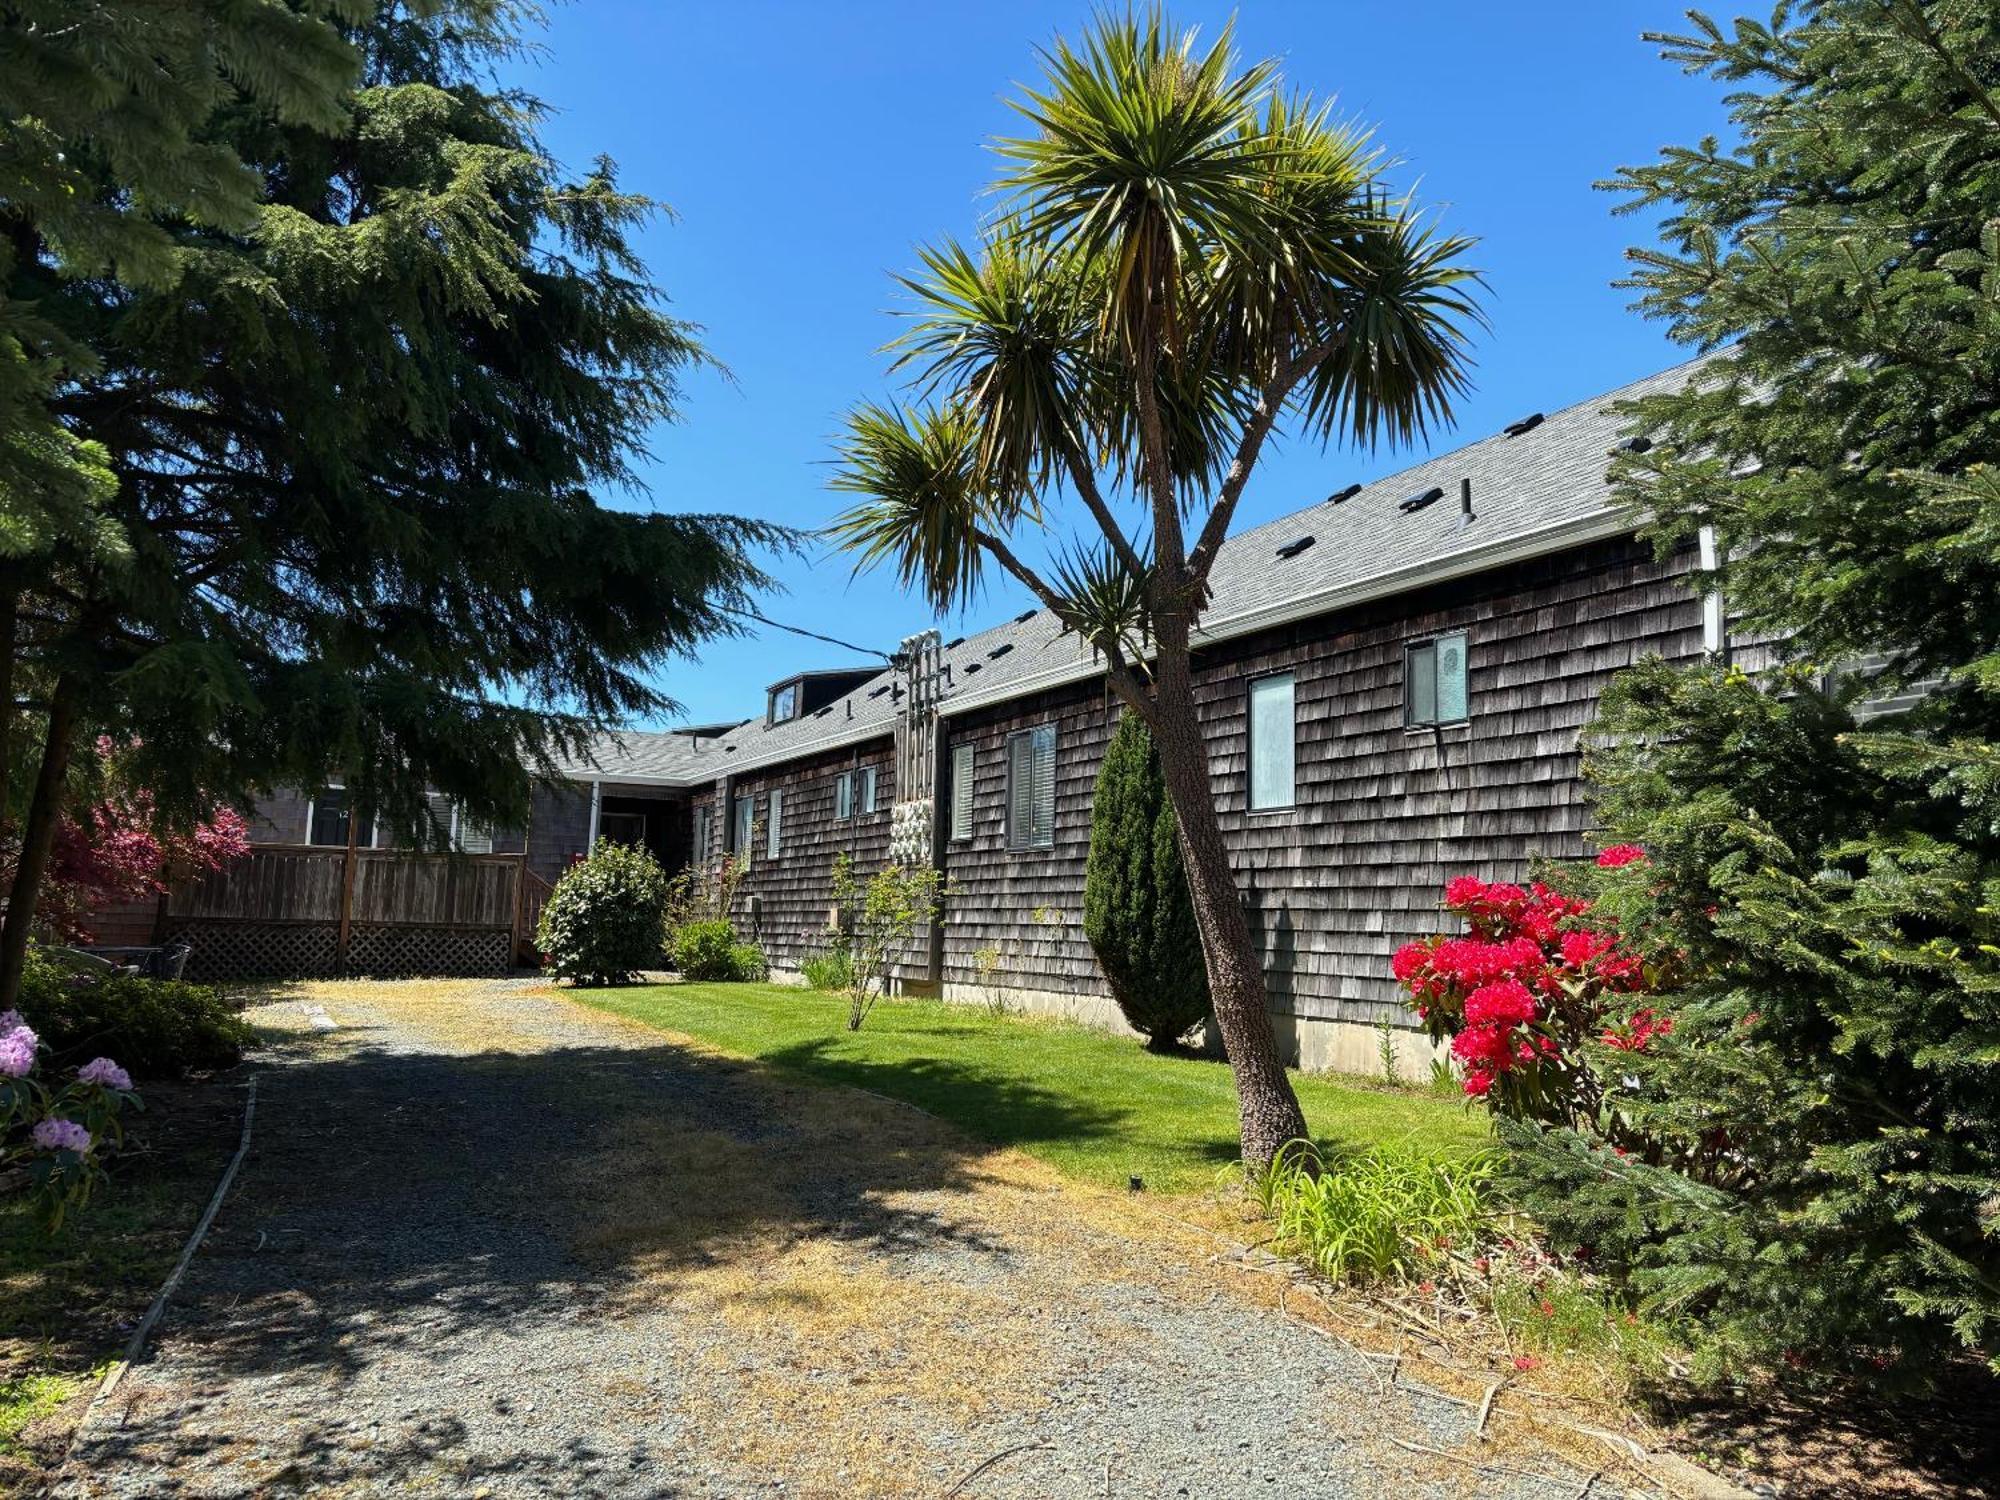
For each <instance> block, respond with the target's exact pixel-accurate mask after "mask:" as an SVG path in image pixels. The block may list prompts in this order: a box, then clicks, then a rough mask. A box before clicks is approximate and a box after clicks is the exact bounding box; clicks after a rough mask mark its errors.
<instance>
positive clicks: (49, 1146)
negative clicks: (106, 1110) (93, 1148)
mask: <svg viewBox="0 0 2000 1500" xmlns="http://www.w3.org/2000/svg"><path fill="white" fill-rule="evenodd" d="M31 1133H32V1134H33V1136H34V1139H35V1144H36V1145H37V1146H40V1147H41V1148H42V1149H43V1150H44V1151H74V1152H75V1153H76V1154H77V1155H78V1156H81V1155H83V1153H84V1152H86V1151H88V1150H89V1149H90V1132H89V1131H88V1130H85V1129H84V1128H83V1127H82V1126H81V1125H79V1124H77V1123H76V1121H74V1120H58V1119H57V1118H56V1117H55V1116H54V1115H50V1116H49V1117H48V1119H46V1120H43V1121H42V1122H41V1123H40V1124H38V1125H36V1126H35V1128H34V1130H33V1131H32V1132H31Z"/></svg>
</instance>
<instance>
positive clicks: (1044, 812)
mask: <svg viewBox="0 0 2000 1500" xmlns="http://www.w3.org/2000/svg"><path fill="white" fill-rule="evenodd" d="M1055 841H1056V726H1055V725H1053V724H1037V725H1036V726H1035V727H1034V728H1033V729H1022V730H1017V731H1015V732H1014V733H1013V734H1010V735H1008V736H1007V847H1008V848H1009V849H1048V848H1052V847H1054V845H1055Z"/></svg>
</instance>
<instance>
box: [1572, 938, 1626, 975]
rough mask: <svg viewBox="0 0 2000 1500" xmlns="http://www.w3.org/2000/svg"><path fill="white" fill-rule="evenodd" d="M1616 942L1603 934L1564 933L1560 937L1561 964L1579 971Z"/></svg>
mask: <svg viewBox="0 0 2000 1500" xmlns="http://www.w3.org/2000/svg"><path fill="white" fill-rule="evenodd" d="M1617 941H1618V940H1617V939H1616V938H1614V937H1612V936H1611V935H1610V934H1609V933H1605V932H1582V931H1577V932H1565V933H1564V934H1563V935H1562V956H1563V962H1564V963H1566V964H1568V965H1569V966H1570V967H1571V968H1572V969H1581V968H1582V967H1583V966H1584V965H1585V964H1587V963H1589V962H1590V961H1591V960H1592V959H1594V958H1596V957H1597V956H1598V955H1599V954H1600V953H1603V952H1605V951H1606V950H1607V949H1609V948H1611V947H1612V946H1613V945H1614V944H1616V942H1617Z"/></svg>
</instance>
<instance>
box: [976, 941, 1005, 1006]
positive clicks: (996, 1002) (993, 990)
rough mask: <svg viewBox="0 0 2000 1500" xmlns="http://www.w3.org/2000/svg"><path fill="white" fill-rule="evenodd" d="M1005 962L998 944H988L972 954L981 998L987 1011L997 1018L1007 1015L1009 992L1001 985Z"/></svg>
mask: <svg viewBox="0 0 2000 1500" xmlns="http://www.w3.org/2000/svg"><path fill="white" fill-rule="evenodd" d="M1004 961H1005V955H1004V954H1003V953H1002V952H1001V951H1000V945H999V944H998V943H988V944H987V945H986V946H985V947H983V948H975V949H974V950H973V953H972V972H973V973H974V974H976V975H978V976H979V977H978V984H979V994H980V998H981V999H982V1001H983V1002H984V1003H985V1006H986V1009H987V1011H988V1012H989V1013H990V1014H992V1015H996V1016H1004V1015H1006V1014H1007V990H1006V986H1004V985H1002V984H1001V983H1000V977H1001V972H1002V971H1001V965H1002V963H1003V962H1004Z"/></svg>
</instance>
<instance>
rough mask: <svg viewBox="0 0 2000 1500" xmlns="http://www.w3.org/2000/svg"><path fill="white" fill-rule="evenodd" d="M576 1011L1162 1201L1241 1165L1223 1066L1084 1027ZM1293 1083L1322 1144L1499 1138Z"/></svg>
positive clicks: (963, 1009) (916, 1017)
mask: <svg viewBox="0 0 2000 1500" xmlns="http://www.w3.org/2000/svg"><path fill="white" fill-rule="evenodd" d="M573 998H575V999H577V1000H580V1001H582V1002H583V1003H585V1004H587V1005H594V1006H597V1007H598V1008H600V1009H602V1010H607V1011H610V1012H612V1013H613V1014H616V1015H620V1016H626V1017H629V1018H630V1019H632V1020H635V1021H642V1022H644V1023H646V1024H647V1025H650V1026H656V1027H659V1028H660V1029H662V1030H665V1031H678V1032H683V1033H685V1034H687V1035H689V1036H693V1037H698V1038H700V1039H701V1040H702V1041H705V1042H708V1043H710V1044H712V1045H714V1046H716V1047H720V1048H722V1049H723V1050H724V1051H727V1052H733V1053H737V1054H739V1055H741V1056H744V1057H754V1058H758V1059H761V1060H762V1061H765V1062H768V1063H771V1064H773V1065H775V1066H776V1067H779V1068H782V1069H784V1070H786V1071H787V1072H792V1073H797V1074H801V1075H803V1076H805V1077H807V1078H811V1079H814V1080H816V1081H819V1082H822V1083H839V1084H851V1085H854V1086H856V1087H859V1088H864V1089H870V1090H873V1091H874V1092H875V1093H878V1094H886V1095H888V1096H890V1097H891V1098H895V1099H902V1100H906V1101H907V1102H909V1103H911V1104H915V1105H918V1106H920V1107H922V1108H924V1109H927V1110H929V1111H930V1112H931V1113H932V1114H935V1115H940V1116H942V1117H943V1118H945V1119H947V1120H950V1121H951V1122H952V1123H953V1124H954V1125H957V1126H958V1127H959V1128H960V1129H962V1130H964V1131H966V1132H967V1133H968V1134H970V1135H972V1136H975V1137H977V1138H979V1139H981V1140H986V1141H991V1142H993V1143H994V1144H996V1145H1004V1146H1018V1147H1020V1148H1021V1149H1022V1150H1024V1151H1027V1152H1029V1153H1030V1154H1032V1155H1034V1156H1038V1157H1040V1158H1041V1159H1042V1160H1044V1161H1046V1162H1048V1163H1050V1164H1051V1165H1053V1166H1055V1167H1056V1168H1058V1169H1059V1170H1061V1171H1063V1172H1065V1173H1068V1174H1069V1175H1071V1176H1073V1177H1079V1178H1082V1179H1084V1180H1086V1181H1089V1182H1094V1183H1099V1184H1102V1185H1105V1186H1110V1187H1123V1186H1125V1184H1126V1180H1127V1179H1128V1178H1129V1177H1132V1176H1135V1175H1136V1176H1139V1177H1143V1178H1144V1179H1145V1181H1146V1186H1147V1187H1148V1188H1149V1189H1152V1190H1153V1191H1156V1192H1187V1191H1191V1190H1195V1189H1199V1188H1203V1187H1206V1186H1208V1185H1209V1184H1210V1183H1212V1182H1213V1181H1214V1180H1215V1177H1216V1174H1217V1172H1218V1170H1219V1169H1220V1168H1222V1167H1224V1166H1226V1165H1227V1164H1228V1163H1230V1162H1231V1161H1233V1160H1234V1159H1235V1157H1236V1099H1235V1095H1234V1093H1233V1091H1232V1089H1231V1087H1230V1081H1229V1069H1228V1068H1227V1067H1226V1066H1225V1065H1224V1064H1222V1063H1220V1062H1208V1061H1199V1060H1195V1059H1191V1058H1177V1057H1157V1056H1154V1055H1152V1054H1151V1053H1148V1052H1146V1051H1144V1050H1143V1049H1142V1048H1141V1047H1140V1045H1139V1044H1138V1043H1137V1042H1136V1041H1132V1040H1129V1039H1125V1038H1120V1037H1113V1036H1108V1035H1105V1034H1104V1033H1102V1032H1097V1031H1090V1030H1087V1029H1086V1028H1084V1027H1081V1026H1075V1025H1069V1024H1065V1023H1063V1022H1059V1021H1050V1020H1044V1019H1040V1018H1030V1017H1015V1016H995V1015H993V1014H991V1013H989V1012H988V1011H986V1010H984V1009H982V1008H980V1007H977V1006H971V1005H945V1004H941V1003H938V1002H935V1001H884V1002H882V1003H881V1004H879V1005H877V1006H876V1007H875V1009H874V1011H873V1012H872V1013H871V1014H870V1016H869V1017H868V1024H867V1025H866V1027H865V1028H863V1029H862V1030H861V1031H860V1032H850V1031H848V1030H847V1029H846V1001H845V1000H843V999H841V998H839V997H837V996H832V995H824V994H816V993H814V992H813V991H810V990H802V989H793V988H789V987H786V986H783V985H770V984H663V985H644V986H637V987H634V988H631V989H617V990H599V991H576V992H574V994H573ZM1294 1082H1295V1083H1296V1085H1297V1087H1298V1090H1299V1097H1300V1099H1301V1100H1302V1101H1303V1102H1304V1104H1305V1110H1306V1119H1307V1120H1308V1121H1309V1122H1310V1123H1311V1125H1312V1129H1313V1134H1314V1136H1315V1137H1316V1138H1317V1139H1318V1140H1319V1141H1320V1142H1321V1143H1322V1144H1323V1145H1331V1146H1363V1145H1368V1144H1371V1143H1374V1142H1378V1141H1391V1140H1403V1139H1407V1138H1409V1137H1413V1136H1414V1137H1419V1138H1421V1139H1423V1140H1425V1141H1427V1142H1429V1143H1431V1144H1433V1145H1435V1146H1437V1147H1439V1148H1440V1149H1444V1150H1458V1149H1467V1150H1469V1149H1471V1148H1473V1147H1475V1146H1477V1145H1479V1144H1480V1143H1481V1142H1483V1141H1484V1140H1485V1139H1486V1134H1487V1126H1486V1122H1485V1119H1484V1117H1483V1116H1475V1115H1471V1114H1468V1112H1467V1111H1466V1109H1465V1108H1464V1106H1463V1104H1462V1103H1460V1102H1459V1101H1457V1100H1454V1099H1442V1098H1438V1097H1435V1096H1433V1095H1429V1094H1424V1093H1420V1092H1414V1091H1409V1092H1405V1091H1398V1090H1392V1089H1386V1088H1379V1087H1370V1086H1368V1085H1366V1084H1363V1083H1355V1082H1349V1081H1343V1080H1337V1079H1333V1078H1327V1077H1317V1076H1308V1075H1303V1074H1300V1075H1294Z"/></svg>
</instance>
